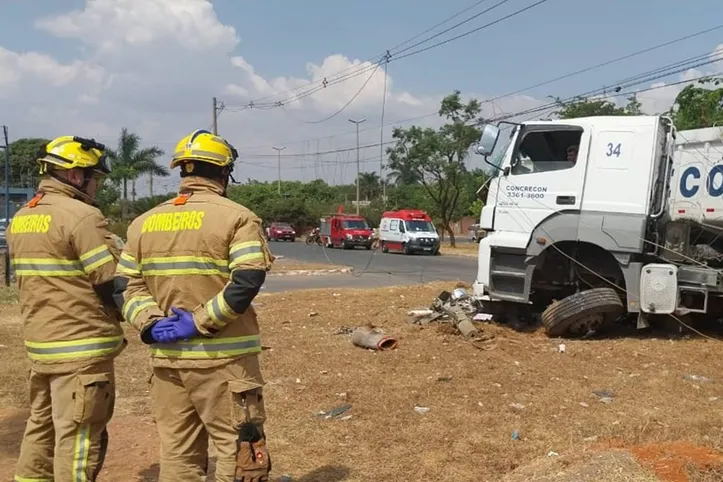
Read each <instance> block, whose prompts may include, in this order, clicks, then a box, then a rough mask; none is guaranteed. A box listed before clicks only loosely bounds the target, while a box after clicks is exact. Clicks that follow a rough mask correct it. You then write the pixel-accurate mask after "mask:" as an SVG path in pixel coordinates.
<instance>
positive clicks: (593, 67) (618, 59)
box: [246, 24, 723, 149]
mask: <svg viewBox="0 0 723 482" xmlns="http://www.w3.org/2000/svg"><path fill="white" fill-rule="evenodd" d="M720 29H723V24H719V25H716V26H714V27H710V28H706V29H703V30H699V31H697V32H694V33H691V34H688V35H685V36H682V37H678V38H676V39H673V40H668V41H665V42H663V43H660V44H657V45H653V46H652V47H646V48H644V49H641V50H637V51H635V52H632V53H628V54H625V55H622V56H620V57H616V58H614V59H611V60H606V61H604V62H600V63H598V64H594V65H591V66H588V67H585V68H582V69H578V70H575V71H572V72H570V73H567V74H565V75H562V76H559V77H555V78H552V79H549V80H546V81H543V82H539V83H536V84H533V85H529V86H527V87H524V88H522V89H517V90H514V91H511V92H508V93H505V94H502V95H498V96H496V97H492V98H489V99H485V100H483V101H481V102H482V103H487V102H494V101H497V100H500V99H504V98H507V97H511V96H513V95H516V94H520V93H522V92H526V91H528V90H532V89H535V88H538V87H542V86H545V85H549V84H552V83H555V82H559V81H562V80H566V79H569V78H572V77H575V76H577V75H580V74H583V73H587V72H590V71H593V70H597V69H599V68H602V67H606V66H608V65H612V64H615V63H618V62H622V61H624V60H628V59H631V58H634V57H637V56H639V55H643V54H645V53H648V52H652V51H655V50H658V49H661V48H664V47H667V46H670V45H673V44H676V43H680V42H683V41H685V40H689V39H692V38H695V37H699V36H701V35H705V34H707V33H710V32H714V31H717V30H720ZM707 55H711V54H710V53H706V54H703V55H702V56H707ZM699 57H701V56H699ZM437 115H438V111H434V112H430V113H428V114H423V115H419V116H414V117H409V118H406V119H401V120H397V121H393V122H390V123H389V124H386V125H381V127H389V126H394V125H401V124H406V123H408V122H414V121H417V120H421V119H424V118H427V117H432V116H437ZM378 127H380V125H379V124H376V125H371V126H369V127H367V128H365V129H360V130H359V131H360V132H364V131H368V130H372V129H376V128H378ZM354 132H355V131H347V132H342V133H339V134H333V135H329V136H323V137H314V138H310V139H303V140H297V141H287V142H285V143H284V144H285V145H289V144H291V145H293V144H299V143H303V142H307V141H311V140H319V139H333V138H335V137H342V136H346V135H351V134H354ZM270 147H271V145H270V144H269V145H261V146H249V147H247V148H246V149H268V148H270Z"/></svg>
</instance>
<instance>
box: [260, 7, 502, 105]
mask: <svg viewBox="0 0 723 482" xmlns="http://www.w3.org/2000/svg"><path fill="white" fill-rule="evenodd" d="M486 1H489V0H478V1H477V2H475V3H474V4H472V5H471V6H469V7H466V8H464V9H462V10H460V11H458V12H457V13H455V14H453V15H452V16H450V17H447V18H446V19H445V20H442V21H441V22H438V23H436V24H435V25H433V26H431V27H429V28H427V29H426V30H424V31H422V32H420V33H418V34H416V35H415V36H414V37H411V38H409V39H407V40H405V41H403V42H402V43H400V44H397V45H395V46H394V47H392V48H391V49H388V50H386V51H385V52H382V53H380V54H377V55H374V56H372V57H370V58H368V59H367V60H366V61H365V62H363V64H366V63H370V62H371V63H376V62H378V61H379V60H380V59H382V58H384V56H386V55H387V54H389V53H390V52H393V51H394V50H396V49H398V48H400V47H402V46H404V45H406V44H408V43H409V42H412V41H414V40H416V39H418V38H419V37H421V36H422V35H424V34H426V33H428V32H430V31H432V30H434V29H435V28H437V27H440V26H442V25H444V24H445V23H447V22H449V21H451V20H454V19H455V18H457V17H459V16H460V15H462V14H464V13H466V12H468V11H470V10H472V9H473V8H475V7H477V6H478V5H480V4H482V3H485V2H486ZM358 69H359V66H358V65H353V66H351V67H347V68H346V69H343V70H340V71H338V72H335V73H333V74H332V75H331V78H332V79H333V78H335V77H336V76H339V75H341V74H346V73H348V72H350V71H354V70H358ZM328 78H329V76H327V77H325V78H324V79H322V80H319V81H316V82H314V83H313V84H322V83H324V81H325V80H327V79H328ZM313 84H310V85H313ZM310 85H306V86H300V87H295V88H293V89H287V90H284V91H279V92H274V93H273V94H270V95H267V96H265V97H259V98H258V99H255V100H254V101H253V102H256V103H258V102H259V101H262V100H266V99H271V98H273V97H276V96H278V95H281V94H286V93H289V92H296V91H298V90H302V89H304V88H305V87H309V86H310Z"/></svg>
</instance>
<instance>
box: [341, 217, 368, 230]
mask: <svg viewBox="0 0 723 482" xmlns="http://www.w3.org/2000/svg"><path fill="white" fill-rule="evenodd" d="M344 229H369V225H368V224H367V222H366V221H364V220H359V219H354V220H346V221H344Z"/></svg>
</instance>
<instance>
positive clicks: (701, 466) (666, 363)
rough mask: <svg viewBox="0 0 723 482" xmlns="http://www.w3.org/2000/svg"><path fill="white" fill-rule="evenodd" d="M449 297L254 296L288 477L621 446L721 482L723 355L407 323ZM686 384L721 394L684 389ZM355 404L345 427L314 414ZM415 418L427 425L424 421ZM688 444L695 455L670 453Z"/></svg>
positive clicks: (465, 466) (322, 479) (129, 379)
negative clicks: (394, 340) (478, 343)
mask: <svg viewBox="0 0 723 482" xmlns="http://www.w3.org/2000/svg"><path fill="white" fill-rule="evenodd" d="M453 286H454V284H453V283H441V282H437V283H431V284H428V285H424V286H413V287H399V288H380V289H375V290H343V289H334V290H310V291H304V292H291V293H281V294H262V295H259V296H258V298H257V300H256V302H255V305H256V306H257V309H258V311H259V313H260V322H261V326H262V330H263V342H264V345H266V346H269V347H270V349H269V350H265V351H264V352H263V354H262V355H261V359H262V368H263V370H264V374H265V377H266V380H267V386H266V403H267V411H268V417H269V420H268V433H269V436H270V446H271V449H272V450H273V454H274V455H273V456H274V466H275V470H274V472H275V473H276V475H277V476H278V475H279V474H282V473H288V474H291V475H292V476H294V480H297V481H298V480H302V481H309V482H310V481H311V480H314V481H315V482H330V481H339V480H345V481H348V482H361V481H368V480H410V481H411V480H414V481H426V480H440V481H447V480H450V481H452V480H454V481H475V482H478V481H479V482H482V481H499V480H500V479H502V477H503V476H504V475H505V474H510V473H511V472H512V471H513V470H514V469H516V468H518V467H519V466H521V465H525V464H530V463H533V462H536V461H538V460H540V459H541V458H546V456H547V454H548V453H549V452H550V451H555V452H557V453H558V454H560V455H561V458H562V457H565V456H568V455H577V454H586V453H590V454H592V453H596V452H597V451H599V450H601V449H605V450H608V449H609V448H611V447H612V448H619V447H625V448H627V449H629V451H630V452H631V453H633V454H634V455H635V457H636V459H637V460H638V461H639V462H640V463H641V464H642V465H643V466H644V467H646V468H647V469H648V470H650V471H652V472H654V473H656V474H657V476H658V477H659V478H660V480H663V481H666V482H678V481H685V480H688V479H686V476H685V473H688V474H692V475H690V477H699V478H697V479H694V478H690V480H700V481H706V480H721V479H720V478H718V479H716V478H715V477H716V476H717V475H710V474H712V473H713V472H711V470H714V469H706V468H705V467H707V466H715V464H716V463H720V460H719V459H716V457H717V454H716V452H713V451H711V450H705V449H701V448H700V446H705V447H709V448H711V449H714V450H717V449H720V448H721V447H723V420H721V416H720V413H721V410H722V409H723V377H721V375H720V374H721V373H723V357H721V356H720V353H721V348H722V346H721V343H720V342H718V341H706V340H702V339H687V338H683V339H668V338H667V337H665V336H661V337H658V338H654V337H648V338H635V337H630V336H628V337H624V338H609V339H605V340H580V341H569V340H568V341H565V344H566V345H567V346H566V353H559V352H558V343H559V341H557V340H549V339H547V338H546V337H545V336H544V335H542V334H541V333H540V332H533V333H518V332H515V331H512V330H511V329H508V328H505V327H500V326H496V325H484V326H483V329H484V331H485V332H486V334H488V335H492V336H494V338H493V339H492V340H491V341H490V342H486V343H485V344H484V346H485V347H486V349H483V350H480V349H478V348H475V347H473V346H472V345H471V344H469V343H467V342H465V341H463V340H462V339H460V338H459V337H458V336H456V335H454V334H450V333H449V330H445V329H442V328H440V327H439V326H437V325H429V326H426V327H419V326H416V325H412V324H410V323H409V322H408V321H407V319H406V312H407V311H408V310H409V309H413V308H419V307H426V306H428V305H429V304H430V302H431V301H432V299H433V297H434V296H435V295H437V294H438V293H439V292H440V291H441V290H442V289H449V288H451V287H453ZM17 315H18V314H17V308H16V307H11V308H9V309H8V310H6V312H4V313H3V317H2V321H1V322H0V336H1V337H2V343H3V345H5V347H4V348H2V351H0V363H1V364H2V366H3V367H4V368H5V370H3V372H2V373H0V409H3V408H10V407H25V406H26V400H25V397H26V395H25V373H26V371H25V370H26V368H27V363H26V362H25V360H24V358H22V357H21V353H22V347H21V343H22V342H21V339H20V332H19V325H18V324H17ZM13 320H15V321H13ZM367 322H373V323H374V324H376V325H378V326H381V327H382V328H383V329H384V330H385V331H386V332H387V333H389V334H392V335H395V336H397V337H398V340H399V347H398V349H397V350H394V351H391V352H372V351H367V350H363V349H360V348H358V347H355V346H354V345H352V344H351V342H350V339H349V337H348V336H347V335H336V334H334V332H335V330H337V329H338V328H340V327H342V326H346V327H354V326H358V325H362V324H365V323H367ZM129 339H130V340H131V344H130V347H129V348H128V349H127V351H126V352H125V353H124V354H123V355H122V356H121V357H120V358H119V359H118V370H117V371H118V379H119V381H118V392H119V393H118V395H119V401H118V405H119V409H118V417H119V420H123V426H120V427H119V425H116V426H115V428H114V430H115V431H116V432H114V433H119V432H120V435H119V436H118V438H116V439H112V440H119V439H121V440H123V439H124V435H123V434H124V432H123V431H125V430H128V429H127V426H128V424H129V423H130V422H127V421H126V419H124V418H122V417H126V416H130V415H129V414H137V413H139V412H140V413H141V414H147V413H148V411H147V377H148V374H149V373H150V371H149V369H148V362H147V357H148V354H147V351H146V349H145V348H144V347H142V346H140V344H139V343H138V342H137V335H136V334H135V333H134V332H130V333H129ZM691 374H694V375H702V376H706V377H710V378H712V381H708V382H696V381H688V380H686V379H685V378H684V377H685V376H686V375H691ZM718 377H721V378H720V379H719V378H718ZM601 389H605V390H612V391H613V392H614V397H613V399H612V401H611V402H610V403H603V402H601V401H600V399H599V397H598V396H597V395H594V394H593V391H595V390H601ZM340 394H346V395H340ZM347 402H348V403H351V404H352V409H351V410H350V411H349V412H347V415H351V416H352V417H351V418H350V419H348V420H340V419H330V420H323V419H319V418H317V417H316V416H315V414H316V413H317V412H318V411H319V410H328V409H331V408H334V407H335V406H339V405H342V404H344V403H347ZM415 406H423V407H427V408H429V411H428V412H427V413H424V414H420V413H417V412H415V410H414V407H415ZM118 423H119V424H120V423H121V422H118ZM132 430H133V431H134V437H142V440H146V442H144V447H145V448H146V449H148V447H146V445H148V444H155V443H156V439H155V434H154V433H153V430H154V428H153V426H152V424H150V423H145V422H144V423H141V422H139V423H138V426H132ZM148 431H150V432H148ZM513 431H518V432H519V440H513V438H512V436H511V434H512V432H513ZM141 432H142V433H141ZM115 436H116V435H115V434H114V435H112V437H115ZM126 438H127V436H126ZM681 440H682V441H686V443H687V445H685V444H683V445H676V444H667V442H674V441H681ZM112 443H113V442H112ZM118 450H120V448H119V449H118ZM148 453H149V454H151V455H148V456H149V457H153V456H154V455H152V454H154V453H155V452H154V450H151V449H148ZM676 454H678V455H676ZM119 457H120V455H118V454H117V453H114V449H113V448H111V453H110V454H109V467H114V470H116V469H115V468H117V467H119V466H122V464H123V462H122V460H121V459H119ZM673 459H674V460H673ZM661 460H663V462H661ZM671 460H673V462H675V463H672V462H670V461H671ZM129 463H130V462H129ZM135 463H138V462H137V461H136V462H135ZM691 463H693V465H691ZM331 467H335V468H333V469H332V468H331ZM671 467H673V468H672V469H671ZM129 470H130V469H129ZM696 470H697V471H698V473H697V474H698V475H695V474H696V472H695V471H696ZM706 471H707V472H708V473H706ZM332 473H335V474H337V475H331V474H332ZM309 474H315V475H314V476H313V477H311V476H310V475H309ZM320 474H326V475H320ZM338 474H347V475H346V478H342V477H341V476H339V475H338ZM3 475H4V474H3V473H2V470H0V478H2V476H3ZM641 477H642V476H641ZM681 477H682V478H681ZM704 477H708V479H706V478H704ZM711 477H712V478H711ZM103 480H130V478H127V479H121V478H118V479H116V478H113V477H110V478H104V479H103ZM148 480H153V479H152V478H151V479H148ZM510 480H518V479H510ZM541 480H548V479H541ZM549 480H556V481H562V480H568V479H549ZM570 480H572V479H570ZM579 480H587V479H579ZM600 480H601V481H604V480H621V481H623V480H626V481H633V480H636V481H643V480H650V479H645V478H637V479H636V478H628V479H600ZM653 480H654V479H653Z"/></svg>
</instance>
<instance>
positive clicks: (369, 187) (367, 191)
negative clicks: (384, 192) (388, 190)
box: [359, 172, 382, 201]
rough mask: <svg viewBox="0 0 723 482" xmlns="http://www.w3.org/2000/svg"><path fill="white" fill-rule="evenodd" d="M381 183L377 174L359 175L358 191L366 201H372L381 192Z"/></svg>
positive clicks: (366, 173)
mask: <svg viewBox="0 0 723 482" xmlns="http://www.w3.org/2000/svg"><path fill="white" fill-rule="evenodd" d="M381 186H382V184H381V182H380V180H379V173H377V172H361V173H359V191H360V194H361V196H363V197H364V198H365V199H366V200H367V201H369V200H370V199H374V198H375V197H377V196H378V195H379V193H380V192H381Z"/></svg>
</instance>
